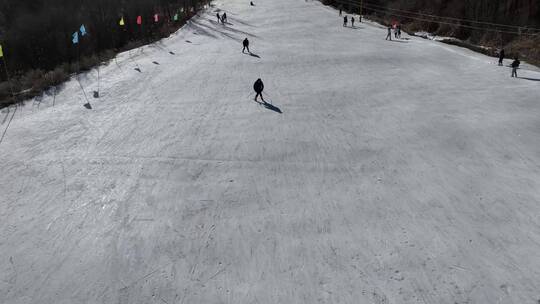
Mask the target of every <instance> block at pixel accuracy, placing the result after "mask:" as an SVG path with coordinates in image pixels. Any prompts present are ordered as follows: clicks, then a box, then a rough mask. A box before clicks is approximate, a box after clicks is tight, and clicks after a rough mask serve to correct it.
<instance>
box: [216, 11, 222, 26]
mask: <svg viewBox="0 0 540 304" xmlns="http://www.w3.org/2000/svg"><path fill="white" fill-rule="evenodd" d="M216 17H217V22H218V23H219V22H220V21H221V16H220V15H219V12H217V13H216Z"/></svg>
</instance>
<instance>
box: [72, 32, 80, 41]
mask: <svg viewBox="0 0 540 304" xmlns="http://www.w3.org/2000/svg"><path fill="white" fill-rule="evenodd" d="M71 41H73V44H78V43H79V32H75V33H73V39H72V40H71Z"/></svg>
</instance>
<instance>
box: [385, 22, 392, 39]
mask: <svg viewBox="0 0 540 304" xmlns="http://www.w3.org/2000/svg"><path fill="white" fill-rule="evenodd" d="M386 40H390V41H392V26H391V25H389V26H388V35H386Z"/></svg>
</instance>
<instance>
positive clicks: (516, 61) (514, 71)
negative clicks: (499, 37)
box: [499, 49, 521, 78]
mask: <svg viewBox="0 0 540 304" xmlns="http://www.w3.org/2000/svg"><path fill="white" fill-rule="evenodd" d="M504 56H505V53H504V49H501V50H500V51H499V66H503V62H504ZM520 65H521V61H519V58H518V56H516V57H514V61H512V63H511V64H510V67H511V68H512V75H511V77H516V78H517V77H518V75H517V70H518V69H519V66H520Z"/></svg>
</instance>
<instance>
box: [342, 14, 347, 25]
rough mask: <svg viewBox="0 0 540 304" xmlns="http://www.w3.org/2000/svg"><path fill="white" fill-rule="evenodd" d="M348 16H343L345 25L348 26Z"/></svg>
mask: <svg viewBox="0 0 540 304" xmlns="http://www.w3.org/2000/svg"><path fill="white" fill-rule="evenodd" d="M347 22H348V20H347V16H345V17H343V26H347Z"/></svg>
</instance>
